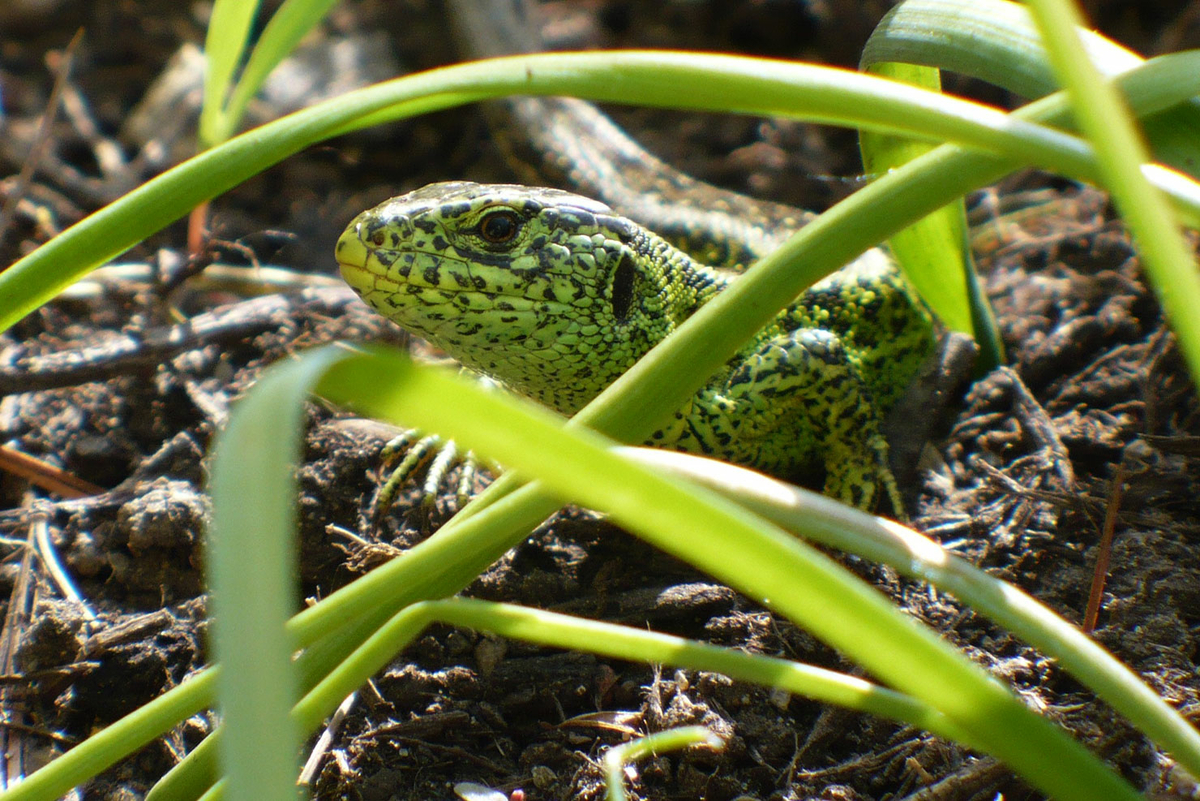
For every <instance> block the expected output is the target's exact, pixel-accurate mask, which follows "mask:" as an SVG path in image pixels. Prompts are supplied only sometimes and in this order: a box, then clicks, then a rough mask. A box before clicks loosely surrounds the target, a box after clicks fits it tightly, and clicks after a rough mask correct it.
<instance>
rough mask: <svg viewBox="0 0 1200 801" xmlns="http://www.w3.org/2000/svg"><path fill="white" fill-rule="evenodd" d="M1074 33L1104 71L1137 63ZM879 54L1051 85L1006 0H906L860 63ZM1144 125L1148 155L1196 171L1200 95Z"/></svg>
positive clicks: (1086, 34) (1038, 90)
mask: <svg viewBox="0 0 1200 801" xmlns="http://www.w3.org/2000/svg"><path fill="white" fill-rule="evenodd" d="M1080 35H1081V36H1083V39H1084V45H1085V48H1086V50H1087V52H1088V53H1090V54H1091V55H1092V58H1093V60H1094V61H1095V62H1096V64H1097V67H1098V68H1099V69H1100V70H1101V71H1102V72H1103V73H1104V74H1105V75H1108V76H1114V75H1116V74H1118V73H1122V72H1125V71H1127V70H1130V69H1133V68H1135V67H1137V66H1138V65H1139V64H1141V63H1143V59H1142V58H1141V57H1140V56H1138V55H1137V54H1136V53H1134V52H1133V51H1131V50H1128V49H1126V48H1124V47H1122V46H1121V45H1119V44H1117V43H1116V42H1113V41H1112V40H1110V39H1106V38H1104V37H1103V36H1100V35H1099V34H1097V33H1095V32H1093V31H1087V30H1081V31H1080ZM886 61H900V62H904V63H909V64H923V65H926V66H931V67H940V68H941V69H944V70H949V71H950V72H958V73H961V74H963V75H970V76H973V77H976V78H980V79H981V80H984V81H987V82H988V83H992V84H995V85H996V86H1001V87H1003V88H1005V89H1008V90H1009V91H1011V92H1014V93H1016V94H1018V95H1021V96H1022V97H1028V98H1035V97H1041V96H1043V95H1046V94H1048V93H1050V92H1052V91H1054V90H1055V89H1056V88H1058V82H1057V80H1056V79H1055V77H1054V71H1053V69H1052V68H1051V66H1050V62H1049V60H1048V59H1047V58H1046V51H1045V49H1044V48H1043V47H1042V42H1041V37H1040V36H1039V35H1038V32H1037V28H1036V26H1035V25H1034V24H1033V20H1032V19H1031V18H1030V16H1029V11H1028V10H1027V9H1026V8H1025V7H1024V6H1021V5H1019V4H1017V3H1012V2H1008V1H1007V0H906V1H905V2H903V3H901V4H900V5H898V6H896V7H895V8H893V9H892V10H891V11H890V12H888V14H887V16H885V17H884V19H883V20H882V21H881V22H880V24H879V26H878V27H877V28H876V29H875V31H874V32H873V33H872V35H871V38H870V39H869V40H868V42H867V44H866V46H865V47H864V48H863V64H864V65H866V64H874V63H877V62H886ZM1067 125H1068V127H1073V124H1072V123H1070V122H1068V123H1067ZM1145 128H1146V133H1147V136H1148V138H1149V139H1150V141H1151V143H1152V145H1153V149H1154V153H1155V156H1156V158H1158V159H1159V160H1160V161H1162V162H1163V163H1164V164H1167V165H1169V166H1172V167H1174V168H1175V169H1178V170H1180V171H1182V172H1185V173H1190V174H1191V175H1193V176H1196V175H1198V174H1200V168H1198V167H1197V165H1200V99H1197V98H1192V99H1191V100H1189V101H1188V102H1186V103H1182V104H1180V103H1179V102H1178V101H1176V102H1174V103H1171V104H1170V106H1169V107H1168V108H1167V109H1164V110H1162V111H1160V112H1159V113H1155V114H1154V115H1152V116H1151V117H1149V118H1147V119H1146V121H1145Z"/></svg>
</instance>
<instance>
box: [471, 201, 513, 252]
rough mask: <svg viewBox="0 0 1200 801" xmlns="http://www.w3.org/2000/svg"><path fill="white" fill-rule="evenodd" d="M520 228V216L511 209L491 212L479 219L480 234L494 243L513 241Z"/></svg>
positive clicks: (501, 243)
mask: <svg viewBox="0 0 1200 801" xmlns="http://www.w3.org/2000/svg"><path fill="white" fill-rule="evenodd" d="M520 228H521V220H520V218H518V217H517V213H516V212H515V211H510V210H509V209H500V210H499V211H493V212H490V213H489V214H487V215H485V216H484V218H483V219H482V220H480V221H479V235H480V236H482V237H483V238H484V239H486V240H487V241H488V242H490V243H491V244H493V245H503V244H504V243H506V242H511V241H512V240H513V237H515V236H516V235H517V231H518V230H520Z"/></svg>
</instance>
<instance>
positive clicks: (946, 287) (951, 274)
mask: <svg viewBox="0 0 1200 801" xmlns="http://www.w3.org/2000/svg"><path fill="white" fill-rule="evenodd" d="M866 70H867V72H869V73H871V74H875V75H881V76H883V77H886V78H891V79H892V80H898V81H904V82H905V83H910V84H913V85H914V86H922V87H924V88H926V89H929V90H931V91H941V86H942V83H941V77H940V75H939V73H938V71H937V70H936V69H933V68H930V67H922V66H917V65H912V64H899V63H896V62H879V63H875V64H872V65H869V66H867V67H866ZM859 146H860V148H861V150H862V157H863V167H864V169H865V170H866V172H867V174H868V175H882V174H884V173H886V172H887V171H888V170H892V169H895V168H896V167H899V166H900V165H901V164H905V163H907V162H909V161H912V160H913V159H915V158H917V157H919V156H923V155H924V154H926V153H928V152H930V151H931V150H933V148H934V146H933V145H931V144H929V143H927V142H919V141H916V140H914V139H910V138H904V137H897V136H885V135H882V134H878V133H874V132H871V131H862V132H861V133H860V134H859ZM888 246H889V248H890V249H891V251H892V253H893V254H894V255H895V257H896V259H897V261H899V262H900V264H901V266H902V267H903V269H904V272H905V274H906V275H908V277H909V279H910V280H911V281H912V282H913V285H914V286H916V288H917V291H918V292H920V294H921V297H922V298H924V299H925V301H926V302H927V303H928V304H929V305H930V306H931V307H932V308H933V310H934V312H936V313H937V315H938V317H939V318H940V319H941V320H942V322H943V323H945V324H946V326H947V327H948V328H950V329H952V330H955V331H962V332H964V333H967V334H970V335H971V336H973V337H974V338H975V340H976V342H978V343H979V347H980V364H979V366H978V368H977V369H978V370H979V371H980V372H986V371H987V370H990V369H992V368H993V367H995V366H997V365H999V364H1001V363H1003V361H1004V345H1003V343H1002V342H1001V341H1000V331H999V329H998V328H997V327H996V321H995V317H994V316H993V315H992V312H991V307H990V305H989V304H988V302H987V298H986V297H985V296H984V292H983V289H982V287H980V285H979V276H978V274H977V273H976V271H975V262H974V260H973V259H972V257H971V248H970V246H969V244H968V232H967V213H966V206H965V204H964V202H963V200H962V198H958V199H957V200H954V201H953V202H951V203H949V204H948V205H945V206H943V207H942V208H940V209H938V210H937V211H935V212H933V213H931V214H929V215H928V216H926V217H924V218H922V219H921V220H920V221H919V222H917V223H915V224H913V225H911V226H909V227H908V228H905V229H904V230H903V231H899V232H898V233H896V234H895V235H894V236H892V238H891V239H889V240H888Z"/></svg>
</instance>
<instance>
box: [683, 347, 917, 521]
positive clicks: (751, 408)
mask: <svg viewBox="0 0 1200 801" xmlns="http://www.w3.org/2000/svg"><path fill="white" fill-rule="evenodd" d="M688 416H689V417H690V418H691V420H692V425H691V428H692V430H693V431H694V432H695V433H696V439H697V441H699V442H703V443H704V444H705V445H708V446H709V447H702V448H701V450H705V451H708V452H711V453H716V454H717V455H724V456H725V457H726V458H729V459H730V460H731V461H735V462H739V463H741V464H747V465H751V466H755V467H759V468H761V469H764V470H767V471H770V472H774V473H777V474H781V475H787V474H789V473H794V472H797V471H799V470H804V469H811V468H814V467H821V468H824V471H825V485H824V493H825V494H826V495H829V496H830V497H833V498H837V499H838V500H840V501H842V502H844V503H847V504H849V505H851V506H855V507H857V508H859V509H864V510H867V511H871V510H873V509H874V508H875V506H876V504H877V503H878V500H879V495H880V491H881V490H882V491H883V492H884V493H886V494H887V497H888V500H889V502H890V503H891V505H892V507H893V511H894V512H895V514H896V515H897V517H900V518H903V517H904V507H903V505H902V503H901V499H900V491H899V488H898V487H897V486H896V481H895V479H894V478H893V476H892V472H891V469H890V468H889V467H888V446H887V441H886V440H885V439H884V437H883V434H882V433H881V432H880V421H881V419H882V416H883V415H882V410H880V409H878V408H877V406H876V403H875V401H874V398H873V395H872V393H871V391H870V388H869V387H868V386H867V383H866V382H865V381H864V380H863V377H862V373H861V366H860V364H859V362H858V359H857V358H855V356H854V354H853V353H851V352H850V351H849V350H848V349H847V348H846V347H845V345H844V343H843V342H842V341H841V339H839V338H838V336H837V334H835V333H833V332H831V331H828V330H825V329H820V328H803V329H798V330H795V331H791V332H787V333H783V334H777V335H775V336H773V337H770V338H768V339H765V340H764V341H762V342H760V343H759V344H758V345H757V346H755V347H754V348H753V349H751V350H749V351H748V352H744V355H743V356H742V357H741V359H740V363H739V364H737V365H736V366H735V367H734V369H733V370H732V372H731V373H730V374H729V376H728V378H727V380H726V381H725V382H724V383H723V384H717V385H714V386H710V387H709V388H708V389H707V390H705V391H703V392H701V393H700V395H698V396H697V398H696V399H695V401H694V402H693V406H692V411H691V413H690V414H689V415H688ZM687 449H688V450H692V449H693V448H690V447H688V448H687Z"/></svg>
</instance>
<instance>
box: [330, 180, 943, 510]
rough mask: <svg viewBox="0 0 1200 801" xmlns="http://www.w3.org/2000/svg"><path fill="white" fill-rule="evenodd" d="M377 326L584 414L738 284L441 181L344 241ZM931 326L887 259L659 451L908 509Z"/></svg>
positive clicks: (759, 358) (721, 384) (825, 290)
mask: <svg viewBox="0 0 1200 801" xmlns="http://www.w3.org/2000/svg"><path fill="white" fill-rule="evenodd" d="M337 260H338V263H339V264H340V265H341V271H342V276H343V277H344V278H345V280H346V281H347V283H349V284H350V286H351V287H353V288H354V289H355V291H357V292H358V293H359V294H360V295H361V296H362V298H363V300H365V301H366V302H367V304H368V305H370V306H372V307H373V308H374V309H375V310H377V311H378V312H380V313H381V314H383V315H384V316H386V317H387V318H389V319H391V320H392V321H394V322H396V323H398V324H399V325H400V326H402V327H404V328H406V329H408V330H409V331H411V332H413V333H415V334H417V335H418V336H421V337H424V338H425V339H427V340H429V341H430V342H432V343H433V344H434V345H436V346H437V347H439V348H441V349H443V350H445V351H446V352H447V353H449V354H450V355H451V356H453V357H454V358H455V359H457V360H458V361H460V362H461V363H462V364H464V365H466V366H467V367H469V368H471V369H473V370H476V371H478V372H481V373H484V374H486V375H489V376H491V377H493V378H495V379H497V380H499V381H500V382H502V383H503V384H505V385H506V386H508V387H509V388H511V389H512V390H514V391H516V392H518V393H520V394H522V395H525V396H527V397H530V398H533V399H535V400H537V401H540V402H541V403H543V404H545V405H547V406H549V407H551V408H553V409H556V410H557V411H559V412H561V413H563V414H572V413H574V412H575V411H577V410H578V409H579V408H580V407H582V406H583V405H584V404H586V403H587V402H588V401H589V400H591V399H592V398H593V397H595V396H596V395H597V394H598V393H599V392H600V391H601V390H603V389H604V388H605V387H607V386H608V385H609V384H610V383H612V382H613V381H614V380H615V379H616V378H617V377H618V376H619V375H621V373H623V372H624V371H625V370H627V369H628V368H629V367H630V366H631V365H632V364H633V363H634V362H635V361H637V360H638V359H639V358H641V357H642V356H643V355H644V354H645V353H646V352H647V351H649V350H650V349H651V348H652V347H654V345H655V344H657V343H658V342H659V341H661V340H662V339H663V338H664V337H666V336H667V335H668V334H670V333H671V332H672V331H673V330H675V328H676V327H678V326H679V325H680V324H682V323H683V321H684V320H686V319H687V318H688V317H689V316H690V315H691V314H692V313H693V312H695V311H696V309H698V308H699V307H700V306H701V305H703V304H704V303H706V302H707V301H709V300H711V299H712V298H713V297H714V296H715V295H716V294H717V293H718V292H720V291H721V290H722V289H724V288H725V287H726V286H727V285H728V284H729V282H730V281H731V280H735V279H734V277H733V276H732V274H730V273H728V272H725V271H723V270H720V269H715V268H713V267H710V266H707V265H705V264H701V263H699V262H698V261H696V260H694V259H693V258H692V257H691V256H689V255H687V254H686V253H684V252H683V251H681V250H678V249H676V248H675V247H674V246H672V245H670V244H668V243H667V242H666V241H665V240H664V239H662V238H660V237H659V236H657V235H656V234H654V233H651V232H650V231H647V230H646V229H644V228H642V227H640V226H638V225H637V224H636V223H634V222H632V221H630V220H628V219H626V218H624V217H620V216H618V215H617V214H615V213H614V212H613V211H612V210H611V209H610V208H609V207H608V206H605V205H604V204H602V203H600V202H598V201H595V200H590V199H588V198H585V197H582V196H579V195H574V194H571V193H568V192H564V191H560V190H555V189H543V188H532V187H524V186H514V185H481V184H472V183H461V182H456V183H440V184H432V185H430V186H426V187H424V188H422V189H418V190H417V191H415V192H411V193H409V194H407V195H403V196H400V197H397V198H393V199H391V200H388V201H386V202H385V203H382V204H381V205H379V206H377V207H375V208H374V209H371V210H369V211H365V212H363V213H362V214H360V215H359V216H358V217H356V218H355V219H354V220H353V221H352V222H351V223H350V225H349V226H348V227H347V229H346V231H345V232H344V233H343V234H342V236H341V238H340V239H339V240H338V243H337ZM934 343H935V333H934V325H933V321H932V320H931V318H930V315H929V313H928V311H927V310H926V308H925V306H924V305H923V304H922V303H921V301H920V300H919V299H918V298H917V296H916V295H915V293H914V292H913V290H912V289H911V288H910V287H909V285H908V284H907V282H906V281H905V280H904V279H903V277H902V276H901V275H900V273H899V272H898V270H897V269H896V267H895V265H894V264H893V263H892V261H891V260H890V258H889V257H887V256H886V255H885V254H884V253H883V252H882V251H878V250H873V251H869V252H868V253H866V254H864V256H862V257H860V258H859V259H858V260H857V261H855V262H854V263H852V264H850V265H849V266H847V267H844V268H843V269H842V270H840V271H838V272H837V273H834V274H833V275H830V276H828V277H827V278H825V279H824V280H823V281H820V282H819V283H817V284H815V285H814V286H813V287H811V288H810V289H809V290H807V291H806V292H805V293H804V294H803V295H801V296H800V298H798V299H797V300H796V301H795V302H793V303H792V304H791V305H789V306H788V307H787V308H785V309H784V310H783V311H782V312H780V314H779V315H778V316H777V317H776V318H775V320H774V321H773V322H772V323H771V324H770V325H768V326H767V327H766V328H764V329H763V330H762V331H760V332H759V333H758V335H757V336H756V337H755V338H754V339H753V340H752V341H750V342H748V343H747V344H746V345H745V346H744V347H743V348H742V349H741V350H740V351H739V352H738V354H737V355H736V356H735V357H734V358H733V359H731V360H730V361H729V362H728V363H727V364H726V366H725V367H724V368H723V369H722V370H721V371H719V372H718V373H717V374H715V375H713V376H712V377H711V378H710V379H709V381H708V383H707V384H706V385H705V386H704V387H703V388H702V389H701V390H700V391H699V392H697V393H696V395H695V396H694V397H693V398H692V399H691V401H689V402H688V404H687V405H686V406H685V407H684V408H682V409H679V410H678V411H677V412H676V413H675V415H674V418H673V419H672V420H671V421H670V422H669V423H667V424H666V425H665V426H664V427H663V428H662V429H660V430H659V431H657V432H655V433H654V435H653V436H652V437H651V438H650V440H649V441H648V443H647V444H650V445H655V446H660V447H667V448H673V449H676V450H681V451H688V452H691V453H700V454H706V455H710V456H716V457H719V458H723V459H726V460H728V461H732V462H735V463H738V464H742V465H746V466H750V467H755V468H759V469H762V470H764V471H767V472H771V473H774V474H776V475H780V476H784V477H791V478H796V477H805V476H811V475H812V474H813V472H814V471H816V472H817V473H820V472H822V471H823V473H824V491H825V493H826V494H827V495H830V496H832V497H834V498H837V499H839V500H842V501H844V502H846V503H849V504H851V505H853V506H857V507H859V508H862V509H867V510H871V509H873V508H874V507H875V505H876V503H877V502H878V499H879V497H880V494H881V490H882V491H883V493H886V494H887V496H888V499H889V501H890V503H891V505H892V507H893V510H894V511H895V512H896V514H897V515H900V516H903V506H902V504H901V501H900V494H899V491H898V489H897V487H896V482H895V480H894V478H893V477H892V473H891V470H890V469H889V467H888V460H887V442H886V440H885V439H884V437H883V435H882V434H881V433H880V423H881V419H882V416H883V415H884V414H886V412H887V410H888V409H889V408H890V407H891V406H892V404H894V403H895V402H896V400H897V399H898V398H899V397H900V396H901V395H902V394H903V393H904V391H905V390H906V388H907V387H908V385H909V383H910V381H911V380H912V378H913V376H914V375H915V374H916V372H917V370H918V368H919V366H920V364H921V363H922V362H923V361H924V360H925V358H926V357H927V356H929V355H930V354H931V353H932V352H933V349H934Z"/></svg>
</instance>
